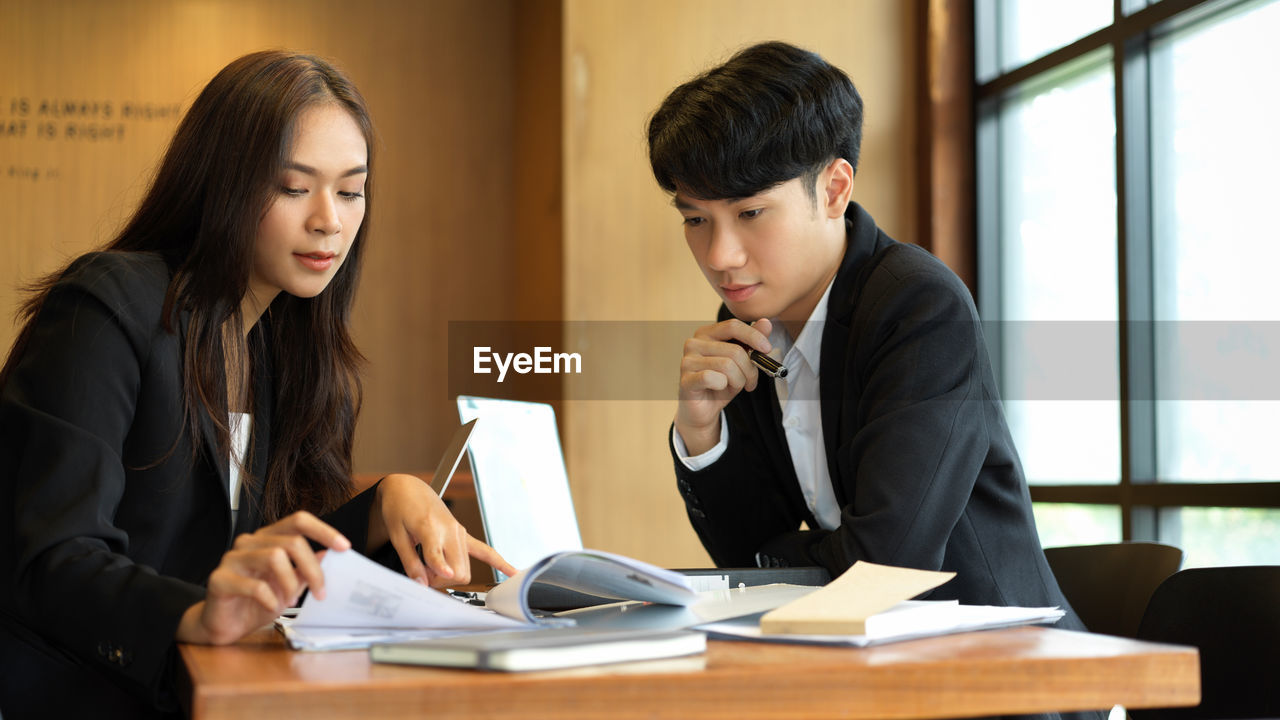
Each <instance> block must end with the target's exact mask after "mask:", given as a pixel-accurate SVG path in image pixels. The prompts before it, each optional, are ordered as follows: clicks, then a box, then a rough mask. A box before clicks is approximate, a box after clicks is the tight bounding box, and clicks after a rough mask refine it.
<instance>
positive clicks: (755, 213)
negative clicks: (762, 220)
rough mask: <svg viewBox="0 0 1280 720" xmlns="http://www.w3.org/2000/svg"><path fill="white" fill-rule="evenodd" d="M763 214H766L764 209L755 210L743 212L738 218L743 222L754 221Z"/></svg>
mask: <svg viewBox="0 0 1280 720" xmlns="http://www.w3.org/2000/svg"><path fill="white" fill-rule="evenodd" d="M762 212H764V208H755V209H754V210H743V211H742V212H740V213H738V217H740V218H742V219H743V220H752V219H755V218H757V217H759V216H760V213H762Z"/></svg>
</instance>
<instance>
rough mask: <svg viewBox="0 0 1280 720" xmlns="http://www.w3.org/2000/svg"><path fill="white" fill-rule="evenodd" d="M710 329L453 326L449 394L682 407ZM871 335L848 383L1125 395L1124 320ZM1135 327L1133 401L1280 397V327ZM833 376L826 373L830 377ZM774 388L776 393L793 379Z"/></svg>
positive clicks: (688, 324)
mask: <svg viewBox="0 0 1280 720" xmlns="http://www.w3.org/2000/svg"><path fill="white" fill-rule="evenodd" d="M708 324H710V322H709V321H707V320H690V321H684V322H667V321H663V322H645V321H617V322H613V321H578V322H550V321H547V322H499V321H453V322H450V323H449V330H448V336H449V337H448V343H449V344H448V368H447V371H448V376H449V382H448V392H449V396H450V398H452V397H454V396H457V395H479V396H482V397H504V398H512V399H521V400H534V401H542V402H546V401H553V400H661V401H673V400H675V397H676V391H677V387H678V383H679V378H680V361H681V356H682V354H683V348H684V342H685V340H686V339H688V338H690V337H692V336H693V334H694V332H695V331H696V330H697V329H698V328H699V327H702V326H704V325H708ZM861 327H862V330H863V335H862V336H860V337H857V338H853V339H852V340H851V341H850V342H849V343H848V346H847V347H846V348H844V359H845V360H844V372H845V375H846V377H856V376H857V375H858V374H859V373H864V372H866V369H867V368H871V367H875V368H876V370H875V371H876V372H878V373H885V372H903V373H912V372H930V371H931V368H932V369H933V370H935V371H936V370H937V369H938V368H946V367H957V366H958V363H966V364H968V365H969V366H971V367H972V369H973V370H974V371H977V372H983V373H985V372H987V370H988V369H989V370H990V372H991V373H992V375H993V376H994V377H995V378H996V383H997V388H998V392H997V394H998V396H999V397H1000V398H1002V399H1003V400H1006V401H1024V400H1029V401H1038V400H1054V401H1118V400H1121V399H1122V398H1121V393H1122V391H1121V388H1122V386H1123V385H1124V384H1122V382H1121V378H1120V361H1119V358H1120V347H1121V343H1122V342H1123V340H1122V336H1121V326H1120V324H1119V323H1117V322H1092V321H1044V322H1040V321H1017V322H1012V321H1011V322H982V323H977V322H973V323H960V322H954V321H945V322H942V321H940V322H933V323H930V322H922V323H903V322H899V323H895V324H892V325H888V324H886V325H875V323H874V322H873V323H870V324H868V325H863V326H861ZM822 329H823V328H822V326H818V327H816V328H815V330H818V331H819V332H820V331H821V330H822ZM1125 331H1126V332H1127V333H1128V336H1129V339H1130V343H1132V342H1133V340H1134V338H1139V339H1144V341H1145V342H1146V344H1147V347H1148V348H1149V352H1150V354H1151V356H1152V357H1154V375H1152V374H1151V373H1150V371H1145V370H1144V374H1143V375H1142V376H1141V377H1135V378H1133V379H1132V380H1131V382H1130V383H1128V385H1127V398H1125V399H1128V400H1131V401H1227V402H1242V401H1280V322H1272V321H1196V322H1144V323H1129V324H1128V325H1127V326H1126V328H1125ZM948 355H951V356H954V357H950V358H948V357H946V356H948ZM825 357H826V356H825V354H824V358H825ZM783 361H784V362H785V358H783ZM824 362H825V361H824ZM1144 367H1145V366H1144ZM831 370H832V368H828V367H826V365H825V364H824V365H823V367H822V373H823V375H824V376H825V375H826V374H827V373H828V372H830V371H831ZM426 371H435V369H433V368H428V369H426ZM763 375H764V373H761V376H762V377H763ZM766 380H767V382H766V383H765V386H766V387H772V385H771V383H773V382H785V381H786V380H783V379H779V380H774V379H771V378H766ZM792 399H796V400H805V399H806V398H797V397H794V396H793V397H792ZM808 399H809V400H813V401H817V400H818V399H817V398H808Z"/></svg>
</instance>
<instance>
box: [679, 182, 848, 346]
mask: <svg viewBox="0 0 1280 720" xmlns="http://www.w3.org/2000/svg"><path fill="white" fill-rule="evenodd" d="M827 175H828V173H826V172H824V173H821V174H820V176H819V180H818V187H819V188H820V190H819V192H818V201H817V203H815V202H814V199H813V198H812V197H811V196H810V194H809V193H808V192H806V190H805V186H804V184H803V183H804V180H803V178H793V179H791V180H788V181H787V182H784V183H782V184H780V185H776V186H774V187H772V188H770V189H768V190H765V191H763V192H760V193H758V194H756V195H753V196H751V197H748V198H740V199H729V200H701V199H698V198H695V197H692V196H690V195H688V194H686V193H683V192H677V193H676V195H675V198H674V204H675V206H676V208H677V209H678V210H679V211H680V214H681V215H682V216H683V217H684V236H685V240H686V241H687V242H688V243H689V250H690V251H692V252H693V257H694V259H695V260H697V261H698V267H700V268H702V274H703V275H705V276H706V278H707V281H708V282H710V283H711V287H713V288H714V289H715V291H716V292H717V293H719V295H720V297H721V298H723V299H724V302H725V305H727V306H728V308H729V311H730V312H732V313H733V314H734V315H735V316H736V317H738V318H740V319H743V320H748V321H752V322H754V321H755V320H758V319H760V318H775V319H780V320H782V321H783V322H784V323H786V324H787V325H788V326H791V325H792V324H798V325H802V324H803V323H804V322H805V320H807V319H808V317H809V314H810V313H811V312H812V311H813V308H814V306H815V305H816V304H817V302H818V300H819V299H820V298H821V297H822V293H823V292H824V291H825V290H826V286H827V283H828V282H830V280H831V278H832V277H833V276H834V275H835V272H836V270H837V269H838V267H839V262H840V258H841V257H842V256H843V254H844V243H845V232H844V221H843V219H842V212H843V211H842V210H841V211H840V212H838V213H835V217H832V213H831V212H828V211H827V208H826V206H825V205H824V200H825V198H824V193H823V192H822V191H821V188H822V187H823V185H824V180H823V178H825V177H827ZM798 325H797V326H798ZM793 337H794V332H793Z"/></svg>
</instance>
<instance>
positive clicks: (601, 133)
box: [564, 0, 918, 566]
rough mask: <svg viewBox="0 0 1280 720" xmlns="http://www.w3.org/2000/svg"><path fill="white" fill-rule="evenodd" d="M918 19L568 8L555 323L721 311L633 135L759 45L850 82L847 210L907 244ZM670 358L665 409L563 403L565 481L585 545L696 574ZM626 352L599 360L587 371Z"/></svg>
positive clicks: (796, 9)
mask: <svg viewBox="0 0 1280 720" xmlns="http://www.w3.org/2000/svg"><path fill="white" fill-rule="evenodd" d="M916 12H917V7H916V3H896V2H873V1H870V0H868V1H863V2H848V1H847V0H805V1H799V0H797V1H793V2H786V3H778V2H772V1H770V0H704V1H703V2H696V3H691V2H683V1H681V0H651V1H649V2H643V3H629V2H601V1H598V0H565V64H564V73H565V80H564V82H565V108H564V114H565V144H566V146H565V188H566V189H565V196H566V197H565V202H566V208H565V239H564V243H565V247H564V282H565V288H564V293H565V318H566V320H570V321H576V320H632V321H688V320H694V321H700V322H705V321H709V320H710V319H712V318H714V313H715V308H716V306H717V303H718V301H717V298H716V296H715V294H714V293H713V292H712V290H711V289H710V288H709V287H708V286H707V284H706V281H705V280H704V279H703V278H702V275H701V273H700V272H699V271H698V269H697V267H696V265H695V264H694V262H693V260H692V258H691V257H690V256H689V253H688V250H687V248H686V247H685V244H684V241H683V237H682V234H681V229H680V222H679V217H678V215H677V213H676V212H675V210H673V209H672V208H671V207H670V203H669V200H668V198H667V197H666V196H665V195H664V194H663V193H662V192H661V191H660V190H659V189H658V187H657V186H656V184H655V183H654V181H653V178H652V175H651V174H650V172H649V169H648V165H647V162H646V159H645V142H644V127H645V122H646V120H647V118H648V116H649V114H650V113H651V112H652V111H653V110H654V109H655V108H656V107H657V105H658V103H659V102H660V101H661V100H662V98H663V96H664V95H665V94H666V93H667V92H668V91H669V90H671V89H672V88H673V87H675V86H676V85H677V84H679V83H681V82H683V81H684V80H686V79H688V78H690V77H692V76H693V75H694V74H696V73H697V72H699V71H701V70H704V69H706V68H708V67H711V66H712V65H714V64H717V63H718V62H720V61H723V60H725V59H727V58H728V57H729V56H730V55H731V54H732V53H733V52H734V51H735V50H737V49H739V48H741V47H743V46H745V45H748V44H750V43H752V42H756V41H761V40H766V39H775V38H776V39H782V40H787V41H790V42H793V43H796V44H798V45H801V46H804V47H807V48H809V49H812V50H815V51H817V52H819V53H821V54H822V55H823V56H825V57H826V58H827V59H829V60H830V61H832V62H833V63H835V64H836V65H838V66H840V67H842V68H843V69H844V70H845V71H846V72H847V73H849V75H850V77H851V78H852V79H853V81H854V83H855V84H856V85H857V86H858V89H859V91H860V92H861V94H862V96H863V98H864V101H865V105H866V121H865V123H866V124H865V131H864V140H863V155H862V162H861V166H860V169H859V173H858V177H857V184H856V186H855V190H854V198H855V199H856V200H857V201H858V202H860V203H862V204H863V205H864V206H865V207H866V208H867V209H868V210H869V211H870V212H871V213H872V214H873V215H874V216H875V218H876V219H877V221H878V222H879V223H880V225H881V226H882V227H884V228H885V229H886V230H887V231H888V232H890V233H891V234H893V235H894V236H896V237H897V238H898V239H900V240H906V241H912V240H914V239H915V238H916V235H917V232H918V228H917V226H916V209H917V208H916V202H917V200H916V172H917V170H916V168H917V159H916V150H915V137H916V136H915V122H916V101H915V85H914V82H915V77H916V62H917V61H916V56H917V47H916V45H917V40H916V37H915V13H916ZM570 344H571V345H572V342H571V343H570ZM674 345H675V346H674V347H671V348H670V350H669V352H668V353H667V356H668V357H667V358H666V360H665V362H663V361H659V362H658V363H656V365H655V367H653V368H651V371H652V372H654V373H659V374H660V375H663V376H666V377H667V378H669V387H670V393H669V394H665V395H664V396H662V397H653V398H647V399H640V400H627V401H620V400H603V399H601V400H587V401H572V400H571V401H566V406H567V407H566V409H565V424H566V427H567V429H566V446H567V454H568V458H567V459H568V468H569V474H570V478H571V480H572V482H573V490H574V496H575V500H576V502H577V504H578V514H579V517H580V522H581V525H582V531H583V537H584V541H585V542H586V543H587V544H588V545H589V546H595V547H600V548H602V549H607V550H614V551H618V552H623V553H626V554H629V555H634V556H637V557H641V558H644V559H646V560H650V561H653V562H657V563H661V564H665V565H670V566H678V565H685V566H689V565H704V564H706V563H707V562H708V559H707V557H706V555H705V553H704V552H703V551H702V549H701V546H700V544H699V543H698V541H697V539H696V537H695V536H694V534H693V532H692V530H691V529H690V528H689V525H688V521H687V519H686V518H685V516H684V509H683V504H682V502H681V501H680V499H679V496H678V494H677V492H676V489H675V482H674V476H673V472H672V469H671V466H670V464H671V460H670V456H669V454H668V451H667V446H666V432H667V427H668V425H669V423H670V421H671V418H672V415H673V413H674V408H675V402H674V397H675V387H676V379H677V377H678V367H679V356H680V347H679V345H678V343H676V344H674ZM634 351H635V349H634V348H628V347H618V348H613V349H609V350H601V351H599V352H595V353H594V354H592V355H590V356H586V357H584V362H587V361H588V359H590V360H591V361H595V362H610V361H611V360H616V361H621V359H622V358H621V357H620V356H621V355H629V354H632V353H633V352H634ZM611 352H612V353H614V355H612V356H611V355H610V353H611ZM619 364H621V362H619ZM617 382H618V383H619V384H625V383H628V382H631V380H630V379H628V378H626V377H618V378H617Z"/></svg>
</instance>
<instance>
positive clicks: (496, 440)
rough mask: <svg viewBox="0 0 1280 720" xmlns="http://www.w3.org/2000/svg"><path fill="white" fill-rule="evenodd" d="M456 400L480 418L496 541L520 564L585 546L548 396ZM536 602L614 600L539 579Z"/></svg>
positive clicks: (753, 577)
mask: <svg viewBox="0 0 1280 720" xmlns="http://www.w3.org/2000/svg"><path fill="white" fill-rule="evenodd" d="M457 403H458V414H459V416H460V417H461V419H462V421H463V422H471V421H474V420H479V422H478V423H477V424H476V426H475V430H474V432H473V433H472V437H471V442H470V444H469V446H468V448H467V454H468V457H469V459H470V462H471V474H472V477H473V479H474V481H475V489H476V500H477V504H478V505H479V509H480V520H481V522H482V524H483V525H484V532H485V536H486V538H487V541H488V543H489V545H490V546H492V547H493V548H494V549H495V550H497V551H498V552H499V553H501V554H502V556H503V557H504V558H506V559H507V561H508V562H510V563H511V564H512V565H514V566H515V567H517V568H521V567H528V566H529V565H532V564H533V563H535V562H537V561H538V560H540V559H542V558H544V557H546V556H548V555H551V554H552V553H556V552H561V551H566V550H582V549H583V548H582V536H581V534H580V533H579V530H578V518H577V514H576V512H575V510H574V505H573V497H572V494H571V493H570V489H569V474H568V472H567V470H566V469H565V462H564V454H563V452H562V450H561V447H560V435H559V432H558V430H557V426H556V415H555V410H554V409H553V408H552V407H551V406H550V405H548V404H546V403H533V402H523V401H517V400H502V399H495V398H483V397H475V396H470V395H460V396H458V399H457ZM673 492H674V490H673ZM678 572H682V573H685V574H686V575H690V576H707V577H709V578H716V579H719V578H721V577H725V576H727V581H726V582H725V583H724V586H725V587H740V586H755V585H767V584H771V583H790V584H794V585H823V584H826V583H827V582H828V581H829V580H830V579H831V578H830V576H829V575H828V574H827V572H826V570H824V569H822V568H796V567H792V568H696V569H681V570H678ZM494 574H495V577H496V580H497V581H498V582H501V581H502V580H504V579H506V577H505V576H504V575H502V574H501V573H498V572H497V571H494ZM544 589H545V592H544ZM535 601H536V605H537V606H538V607H541V608H544V609H548V610H558V609H567V608H572V607H585V606H587V605H592V604H597V603H600V602H612V601H606V600H601V599H599V598H595V597H593V596H589V595H582V594H580V593H574V592H572V591H568V590H563V589H560V588H556V587H552V586H546V587H545V588H544V587H543V586H539V588H538V592H537V593H536V597H531V602H535Z"/></svg>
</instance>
